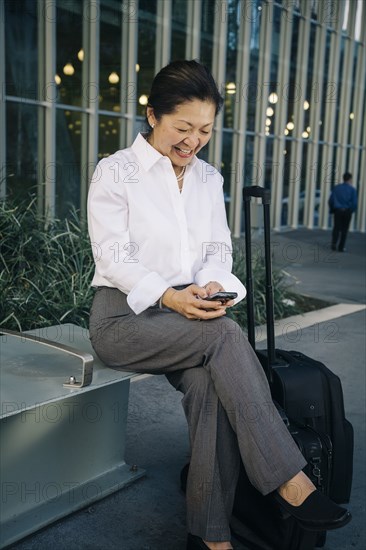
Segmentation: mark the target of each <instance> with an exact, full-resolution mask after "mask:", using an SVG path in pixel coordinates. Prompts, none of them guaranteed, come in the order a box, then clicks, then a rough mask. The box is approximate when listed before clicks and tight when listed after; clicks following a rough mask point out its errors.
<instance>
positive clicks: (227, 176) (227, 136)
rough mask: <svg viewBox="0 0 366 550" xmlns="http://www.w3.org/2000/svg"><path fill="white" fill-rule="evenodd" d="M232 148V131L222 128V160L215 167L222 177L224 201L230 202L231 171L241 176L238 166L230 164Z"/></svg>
mask: <svg viewBox="0 0 366 550" xmlns="http://www.w3.org/2000/svg"><path fill="white" fill-rule="evenodd" d="M232 148H233V133H232V132H231V131H230V130H224V135H223V140H222V160H221V167H220V166H217V167H216V168H217V169H218V170H219V171H220V172H221V174H222V176H223V178H224V196H225V202H226V203H229V202H230V180H231V173H232V172H235V176H236V177H238V178H241V175H240V173H239V172H240V167H239V166H232V160H231V159H232Z"/></svg>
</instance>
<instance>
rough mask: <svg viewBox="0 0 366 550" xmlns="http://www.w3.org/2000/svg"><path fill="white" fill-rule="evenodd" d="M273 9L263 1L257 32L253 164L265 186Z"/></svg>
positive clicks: (260, 183) (272, 5) (259, 181)
mask: <svg viewBox="0 0 366 550" xmlns="http://www.w3.org/2000/svg"><path fill="white" fill-rule="evenodd" d="M273 11H274V4H273V3H272V2H265V3H263V4H262V10H261V13H262V15H261V28H260V34H259V64H258V77H257V84H258V89H259V90H260V91H261V93H260V95H259V101H258V103H257V108H256V113H255V122H254V132H255V133H254V145H253V165H254V166H258V168H259V170H260V172H259V177H258V179H257V181H256V183H257V184H258V185H261V186H262V187H264V186H265V181H264V174H265V170H264V165H265V155H266V143H267V139H266V135H265V131H264V129H265V123H266V118H267V116H266V111H267V105H268V95H269V88H268V89H267V84H269V79H270V63H271V44H272V39H273ZM255 217H256V216H253V222H254V223H256V220H255Z"/></svg>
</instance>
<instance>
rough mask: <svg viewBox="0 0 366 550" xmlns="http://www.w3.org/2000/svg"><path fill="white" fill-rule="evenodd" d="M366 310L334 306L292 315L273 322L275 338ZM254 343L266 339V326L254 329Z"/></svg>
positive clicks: (350, 306) (344, 305)
mask: <svg viewBox="0 0 366 550" xmlns="http://www.w3.org/2000/svg"><path fill="white" fill-rule="evenodd" d="M364 309H366V304H336V305H334V306H329V307H325V308H323V309H318V310H316V311H309V312H308V313H304V314H302V315H292V316H291V317H286V318H285V319H281V320H279V321H275V336H276V337H279V336H283V335H286V334H290V333H291V332H296V331H299V330H302V329H305V328H308V327H311V326H313V325H316V324H319V323H324V322H326V321H331V320H333V319H337V318H338V317H344V316H345V315H350V314H351V313H357V312H358V311H362V310H364ZM255 330H256V341H257V342H261V341H263V340H265V339H266V334H267V333H266V331H267V329H266V325H260V326H258V327H256V329H255Z"/></svg>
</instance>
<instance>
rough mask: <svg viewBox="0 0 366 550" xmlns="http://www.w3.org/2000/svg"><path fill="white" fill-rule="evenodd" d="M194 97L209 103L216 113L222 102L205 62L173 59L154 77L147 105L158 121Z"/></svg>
mask: <svg viewBox="0 0 366 550" xmlns="http://www.w3.org/2000/svg"><path fill="white" fill-rule="evenodd" d="M194 99H199V100H201V101H210V102H212V103H213V104H214V105H215V114H216V115H217V113H218V112H219V111H220V109H221V107H222V104H223V101H224V100H223V98H222V96H221V95H220V92H219V90H218V88H217V85H216V82H215V80H214V79H213V76H212V74H211V73H210V71H209V69H208V68H207V67H206V66H205V65H202V64H201V63H199V62H198V61H195V60H192V61H186V60H183V61H172V62H171V63H169V65H166V67H163V68H162V69H161V70H160V71H159V72H158V74H157V75H156V76H155V78H154V80H153V83H152V85H151V91H150V95H149V99H148V103H147V104H148V106H149V107H152V108H153V109H154V115H155V118H156V119H157V120H160V118H161V117H162V116H163V115H168V114H171V113H174V111H175V110H176V108H177V106H178V105H181V104H182V103H185V102H187V101H192V100H194Z"/></svg>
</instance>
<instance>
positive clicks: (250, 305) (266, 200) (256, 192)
mask: <svg viewBox="0 0 366 550" xmlns="http://www.w3.org/2000/svg"><path fill="white" fill-rule="evenodd" d="M252 197H255V198H259V199H261V200H262V204H263V215H264V261H265V269H266V318H267V358H268V361H267V372H266V374H267V377H268V379H269V380H272V369H271V366H272V365H274V364H275V362H276V354H275V337H274V313H273V287H272V262H271V237H270V210H269V209H270V204H271V191H270V190H269V189H265V188H264V187H260V186H259V185H253V186H251V187H243V201H244V215H245V250H246V255H245V261H246V285H247V318H248V340H249V343H250V344H251V346H252V347H253V349H255V330H254V325H255V323H254V292H253V276H252V251H251V222H250V200H251V198H252Z"/></svg>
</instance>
